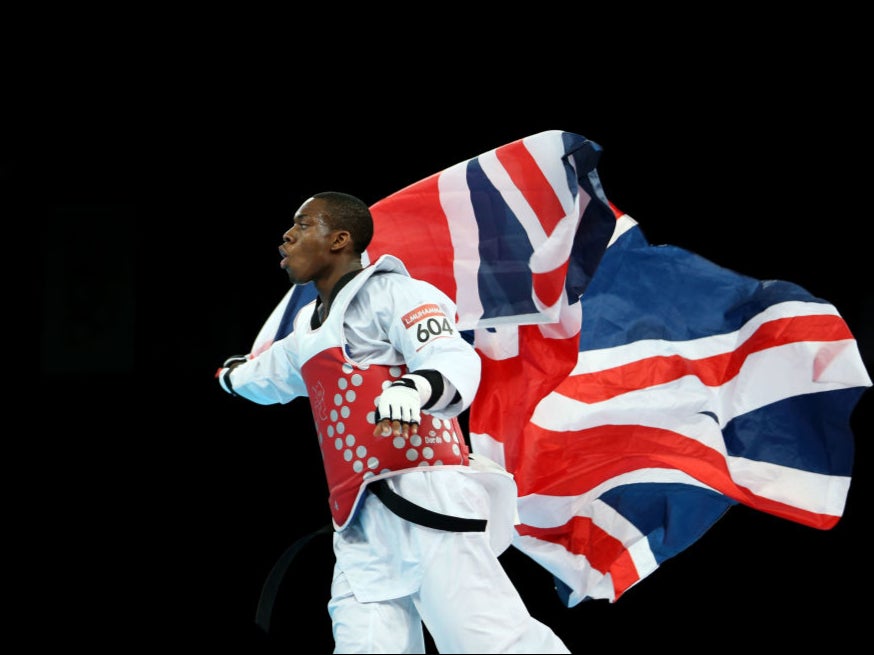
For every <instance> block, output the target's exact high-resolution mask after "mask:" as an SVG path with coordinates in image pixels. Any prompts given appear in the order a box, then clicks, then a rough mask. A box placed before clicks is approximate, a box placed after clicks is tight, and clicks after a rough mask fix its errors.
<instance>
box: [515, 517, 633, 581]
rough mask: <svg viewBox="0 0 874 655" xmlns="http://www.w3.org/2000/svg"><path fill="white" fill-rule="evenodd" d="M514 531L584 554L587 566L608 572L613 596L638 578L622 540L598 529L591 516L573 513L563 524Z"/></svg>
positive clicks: (522, 525) (524, 526)
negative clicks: (613, 592) (573, 515)
mask: <svg viewBox="0 0 874 655" xmlns="http://www.w3.org/2000/svg"><path fill="white" fill-rule="evenodd" d="M516 532H517V533H518V534H520V535H521V536H525V537H534V538H535V539H540V540H541V541H547V542H549V543H553V544H556V545H559V546H561V547H562V548H564V549H565V550H567V551H568V552H569V553H572V554H574V555H583V556H585V558H586V561H587V562H588V563H589V565H590V566H591V567H592V568H593V569H595V570H596V571H599V572H600V573H602V574H607V573H609V574H610V577H611V579H612V581H613V588H614V590H615V594H616V598H618V597H619V596H621V595H622V593H623V592H624V591H625V590H626V589H628V588H629V587H631V586H632V585H633V584H634V583H636V582H637V581H638V580H640V574H639V573H638V571H637V567H636V566H635V565H634V560H632V559H631V555H630V554H629V552H628V551H627V550H626V549H625V546H623V545H622V542H621V541H619V540H618V539H616V538H615V537H613V536H612V535H610V533H608V532H605V531H604V530H602V529H601V528H599V527H598V526H597V525H596V524H595V523H594V522H593V521H592V520H591V519H589V518H586V517H583V516H575V517H573V518H572V519H571V520H570V521H569V522H568V523H565V524H564V525H560V526H556V527H551V528H538V527H534V526H531V525H525V524H524V523H523V524H520V525H517V526H516Z"/></svg>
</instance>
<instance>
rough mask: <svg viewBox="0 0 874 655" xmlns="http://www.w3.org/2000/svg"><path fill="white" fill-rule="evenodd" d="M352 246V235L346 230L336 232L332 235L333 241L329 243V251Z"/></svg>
mask: <svg viewBox="0 0 874 655" xmlns="http://www.w3.org/2000/svg"><path fill="white" fill-rule="evenodd" d="M351 245H352V235H351V234H349V231H348V230H337V231H336V232H335V233H334V240H333V241H332V242H331V250H342V249H343V248H345V247H346V246H351Z"/></svg>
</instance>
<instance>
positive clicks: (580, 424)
mask: <svg viewBox="0 0 874 655" xmlns="http://www.w3.org/2000/svg"><path fill="white" fill-rule="evenodd" d="M600 152H601V149H600V147H599V146H598V145H597V144H595V143H593V142H591V141H589V140H587V139H585V138H584V137H581V136H579V135H576V134H572V133H568V132H562V131H557V130H553V131H547V132H542V133H539V134H535V135H533V136H530V137H527V138H524V139H520V140H519V141H515V142H513V143H510V144H507V145H505V146H501V147H499V148H496V149H494V150H492V151H489V152H487V153H484V154H482V155H479V156H478V157H474V158H472V159H469V160H467V161H463V162H461V163H459V164H456V165H455V166H452V167H450V168H448V169H446V170H444V171H442V172H439V173H436V174H434V175H432V176H431V177H428V178H426V179H424V180H422V181H420V182H418V183H416V184H413V185H411V186H409V187H406V188H405V189H402V190H401V191H398V192H397V193H395V194H392V195H390V196H388V197H386V198H385V199H383V200H381V201H379V202H377V203H375V204H374V205H373V206H372V208H371V209H372V212H373V216H374V222H375V235H374V240H373V242H372V244H371V246H370V247H369V248H368V251H367V253H366V255H367V257H369V258H370V260H374V259H376V257H378V256H379V255H381V254H383V253H386V252H390V253H391V254H394V255H396V256H398V257H400V258H401V259H402V260H403V261H404V263H405V264H406V265H407V268H408V269H409V271H410V273H411V274H412V275H413V276H414V277H418V278H421V279H425V280H428V281H429V282H431V283H433V284H435V285H436V286H438V287H439V288H441V289H442V290H443V291H444V292H446V293H447V294H448V295H449V296H450V297H452V298H454V299H455V300H456V303H457V305H458V322H459V328H460V329H462V330H465V331H466V334H467V335H468V336H469V338H470V340H471V341H472V343H473V344H474V346H475V347H476V348H477V350H478V352H479V353H480V355H481V357H482V361H483V378H482V383H481V386H480V390H479V392H478V395H477V397H476V399H475V400H474V403H473V404H472V406H471V408H470V415H469V428H470V440H471V448H472V451H473V452H474V453H475V454H476V453H479V454H481V455H484V456H487V457H489V458H490V459H492V460H494V461H496V462H498V463H500V464H501V465H503V466H504V467H505V468H506V469H507V470H508V471H510V472H511V473H512V474H513V475H514V477H515V479H516V483H517V485H518V488H519V503H518V509H519V517H520V521H521V522H520V523H519V525H517V528H516V536H515V538H514V541H513V545H514V547H516V548H518V549H519V550H520V551H522V552H524V553H525V554H526V555H528V556H529V557H531V558H532V559H534V560H535V561H536V562H538V563H539V564H540V565H542V566H543V567H544V568H545V569H547V570H548V571H549V572H550V573H551V574H552V575H553V576H554V578H555V580H556V584H557V589H558V592H559V595H560V597H561V599H562V601H563V602H564V603H565V604H566V605H567V606H569V607H572V606H574V605H576V604H578V603H579V602H581V601H583V600H587V599H607V600H609V601H610V602H615V601H616V600H618V599H619V597H620V596H621V595H622V594H623V593H624V592H625V591H627V590H628V589H629V588H631V587H632V586H633V585H635V584H636V583H638V582H640V581H641V580H642V579H643V578H645V577H646V576H647V575H649V574H651V573H652V572H653V571H654V570H655V569H656V568H658V567H659V566H660V565H661V563H662V562H664V561H665V560H667V559H669V558H670V557H673V556H674V555H676V554H678V553H679V552H681V551H682V550H684V549H686V548H687V547H689V546H690V545H691V544H692V543H694V542H695V541H696V540H697V539H698V538H699V537H700V536H701V535H702V534H703V533H704V532H706V531H707V530H708V529H709V528H710V527H711V526H712V525H713V524H714V523H715V522H716V521H717V520H718V519H719V518H720V517H721V516H722V515H723V514H724V513H725V512H726V511H727V510H728V509H729V508H730V507H731V506H733V505H735V504H738V503H741V504H744V505H747V506H749V507H752V508H754V509H757V510H761V511H763V512H767V513H770V514H773V515H775V516H779V517H782V518H786V519H789V520H791V521H795V522H798V523H801V524H804V525H808V526H811V527H814V528H819V529H829V528H831V527H833V526H834V525H835V524H836V523H837V521H838V520H839V518H840V517H841V515H842V513H843V509H844V504H845V502H846V497H847V492H848V489H849V485H850V481H851V471H852V464H853V435H852V433H851V430H850V423H849V421H850V415H851V413H852V411H853V409H854V407H855V405H856V403H857V402H858V400H859V398H860V397H861V395H862V393H863V392H864V390H865V389H866V388H867V387H870V386H871V379H870V377H869V376H868V373H867V371H866V370H865V367H864V364H863V363H862V358H861V356H860V354H859V350H858V347H857V344H856V341H855V339H854V338H853V335H852V334H851V333H850V330H849V329H848V327H847V325H846V323H845V322H844V321H843V319H842V318H841V316H840V315H839V313H838V311H837V310H836V308H835V307H834V306H832V305H831V304H829V303H828V302H826V301H825V300H822V299H819V298H815V297H813V296H812V295H811V294H809V293H808V292H807V291H805V290H804V289H802V288H801V287H799V286H797V285H794V284H792V283H789V282H784V281H778V280H767V281H759V280H755V279H752V278H749V277H746V276H744V275H741V274H738V273H736V272H733V271H731V270H728V269H725V268H722V267H720V266H718V265H716V264H714V263H712V262H710V261H708V260H706V259H703V258H702V257H699V256H697V255H695V254H694V253H691V252H688V251H685V250H682V249H679V248H675V247H671V246H652V245H650V244H649V243H648V242H647V240H646V238H645V237H644V235H643V232H642V230H641V229H640V226H639V225H638V224H637V223H636V221H634V220H633V219H632V218H631V217H629V216H627V215H625V214H624V213H622V212H621V211H620V210H619V209H618V208H616V207H615V206H613V205H612V204H611V203H610V202H609V201H608V200H607V197H606V195H605V194H604V191H603V189H602V188H601V184H600V181H599V178H598V174H597V169H596V165H597V162H598V158H599V156H600ZM313 297H314V291H313V290H312V289H311V285H306V286H305V287H300V288H297V287H292V288H291V289H290V290H289V292H288V293H287V294H286V296H285V297H284V298H283V299H282V301H281V302H280V303H279V305H277V307H276V309H275V310H274V311H273V313H272V314H271V316H270V317H269V318H268V320H267V322H265V324H264V327H263V328H262V329H261V331H260V333H259V335H258V337H257V338H256V340H255V343H254V345H253V348H252V352H253V355H254V354H257V352H260V351H261V350H262V349H263V348H265V347H266V346H267V345H269V343H271V342H272V341H273V340H274V339H278V338H281V337H283V336H285V334H287V332H288V330H290V327H291V322H290V317H292V316H293V315H294V313H295V312H296V311H297V310H298V309H299V308H300V306H302V305H303V304H305V303H306V302H308V301H309V300H310V299H312V298H313Z"/></svg>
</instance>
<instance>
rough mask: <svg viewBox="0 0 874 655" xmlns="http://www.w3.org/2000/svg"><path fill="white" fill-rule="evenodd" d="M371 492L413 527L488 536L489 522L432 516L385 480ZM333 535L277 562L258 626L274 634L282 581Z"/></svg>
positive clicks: (296, 546)
mask: <svg viewBox="0 0 874 655" xmlns="http://www.w3.org/2000/svg"><path fill="white" fill-rule="evenodd" d="M367 488H368V489H369V490H370V491H372V492H373V495H374V496H376V497H377V498H379V499H380V500H381V501H382V503H383V504H384V505H385V506H386V507H388V508H389V509H390V510H391V511H392V512H394V513H395V514H397V515H398V516H400V517H401V518H402V519H405V520H407V521H410V522H411V523H416V524H417V525H421V526H424V527H426V528H434V529H435V530H445V531H447V532H485V530H486V520H485V519H464V518H461V517H458V516H449V515H448V514H440V513H439V512H432V511H431V510H430V509H426V508H424V507H421V506H420V505H416V504H415V503H411V502H410V501H409V500H407V499H406V498H403V497H402V496H399V495H398V494H397V493H395V492H394V491H392V489H391V487H389V486H388V482H387V481H386V480H385V478H383V479H381V480H375V481H374V482H371V483H370V484H368V485H367ZM332 531H333V524H331V523H329V524H328V525H326V526H323V527H321V528H319V529H318V530H316V531H315V532H310V533H309V534H307V535H304V536H303V537H301V538H300V539H298V540H297V541H295V542H294V543H293V544H292V545H291V546H289V547H288V548H287V549H286V551H285V552H284V553H282V556H281V557H280V558H279V559H278V560H276V564H274V565H273V568H272V569H270V573H268V574H267V580H265V581H264V586H263V587H262V588H261V597H260V598H259V599H258V608H257V609H256V610H255V623H256V624H257V625H258V627H260V628H261V629H262V630H263V631H264V632H269V631H270V618H271V615H272V614H273V605H274V603H275V601H276V594H277V593H278V592H279V585H280V584H282V579H283V578H284V577H285V573H286V572H287V571H288V567H289V566H290V565H291V562H292V560H293V559H294V558H295V557H296V556H297V554H298V552H299V551H300V549H301V548H303V547H304V546H306V545H307V543H309V541H310V539H312V538H313V537H315V536H316V535H317V534H328V533H330V532H332Z"/></svg>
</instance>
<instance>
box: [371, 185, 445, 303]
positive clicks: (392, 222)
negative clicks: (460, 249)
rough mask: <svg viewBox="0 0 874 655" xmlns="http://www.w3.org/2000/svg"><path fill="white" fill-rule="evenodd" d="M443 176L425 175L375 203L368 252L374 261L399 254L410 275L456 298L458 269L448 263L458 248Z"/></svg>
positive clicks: (372, 207) (372, 208) (372, 211)
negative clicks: (442, 201)
mask: <svg viewBox="0 0 874 655" xmlns="http://www.w3.org/2000/svg"><path fill="white" fill-rule="evenodd" d="M439 176H440V174H439V173H438V174H435V175H432V176H431V177H428V178H425V179H424V180H422V181H421V182H417V183H416V184H414V185H412V186H409V187H407V188H406V189H403V190H401V191H398V192H397V193H394V194H392V195H390V196H388V197H387V198H384V199H383V200H380V201H379V202H377V203H376V204H374V205H373V206H371V208H370V212H371V214H372V215H373V225H374V231H373V240H372V241H371V242H370V246H368V248H367V254H368V256H369V257H370V260H371V261H374V260H376V258H377V257H379V256H380V255H384V254H386V253H390V254H393V255H396V256H399V257H401V259H402V260H403V262H404V265H405V266H406V267H407V270H408V271H409V272H410V275H412V276H413V277H417V278H420V279H423V280H427V281H428V282H430V283H431V284H433V285H434V286H436V287H437V288H439V289H440V290H441V291H443V292H444V293H445V294H446V295H448V296H449V297H450V298H455V297H457V294H456V291H457V286H456V282H455V271H454V269H453V268H452V266H451V265H447V262H452V261H453V259H454V252H455V248H454V247H453V246H452V237H451V236H450V233H449V224H448V219H447V217H446V213H445V212H444V211H443V207H442V206H441V204H440V192H439V189H438V185H437V182H438V178H439ZM411 253H415V256H414V255H412V254H411Z"/></svg>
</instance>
